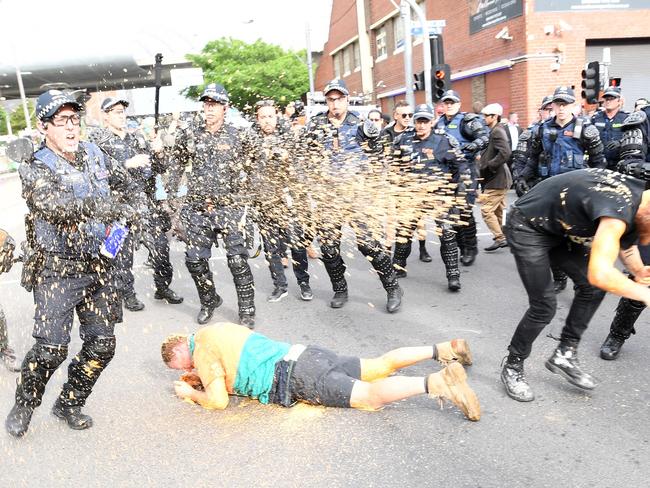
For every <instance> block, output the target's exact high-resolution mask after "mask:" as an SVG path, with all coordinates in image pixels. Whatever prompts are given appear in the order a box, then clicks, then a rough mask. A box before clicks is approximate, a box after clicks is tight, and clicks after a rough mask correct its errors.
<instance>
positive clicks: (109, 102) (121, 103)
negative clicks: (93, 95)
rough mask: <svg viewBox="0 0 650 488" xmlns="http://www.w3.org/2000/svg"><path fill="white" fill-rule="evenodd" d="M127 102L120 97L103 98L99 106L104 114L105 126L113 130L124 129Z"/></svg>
mask: <svg viewBox="0 0 650 488" xmlns="http://www.w3.org/2000/svg"><path fill="white" fill-rule="evenodd" d="M128 106H129V102H127V101H126V100H124V99H122V98H113V97H108V98H105V99H104V101H103V102H102V105H101V108H102V112H103V115H104V123H105V124H106V127H108V128H109V129H111V130H113V131H120V132H121V131H123V130H125V129H126V107H128Z"/></svg>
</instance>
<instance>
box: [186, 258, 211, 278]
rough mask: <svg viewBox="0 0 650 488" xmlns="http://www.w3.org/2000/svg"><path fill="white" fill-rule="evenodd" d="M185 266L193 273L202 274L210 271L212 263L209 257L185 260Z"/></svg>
mask: <svg viewBox="0 0 650 488" xmlns="http://www.w3.org/2000/svg"><path fill="white" fill-rule="evenodd" d="M185 266H187V270H188V271H189V272H190V274H191V275H202V274H205V273H209V272H210V264H209V263H208V260H207V259H200V260H199V261H185Z"/></svg>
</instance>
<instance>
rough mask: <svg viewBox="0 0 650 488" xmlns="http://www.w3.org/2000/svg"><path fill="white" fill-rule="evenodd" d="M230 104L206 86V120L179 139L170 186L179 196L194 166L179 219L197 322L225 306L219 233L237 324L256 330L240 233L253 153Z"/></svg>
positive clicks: (221, 91)
mask: <svg viewBox="0 0 650 488" xmlns="http://www.w3.org/2000/svg"><path fill="white" fill-rule="evenodd" d="M229 100H230V99H229V97H228V92H227V91H226V90H225V88H224V87H223V86H222V85H219V84H217V83H210V84H209V85H207V86H206V87H205V89H204V91H203V93H202V94H201V96H200V98H199V101H201V102H203V116H204V120H202V121H200V122H199V123H198V124H194V125H191V126H189V127H188V128H187V129H185V130H183V132H182V133H181V134H179V135H178V137H177V138H176V144H175V147H174V159H175V160H176V163H177V164H176V168H175V170H174V172H173V173H174V174H173V175H172V177H171V180H172V181H171V182H170V187H171V192H172V193H174V194H175V193H176V192H175V188H177V187H178V182H179V181H180V177H181V175H182V173H183V171H184V167H185V166H187V165H188V164H190V163H191V165H192V170H191V172H190V173H189V174H188V182H187V187H188V188H187V196H186V199H185V205H184V206H183V209H182V210H181V219H182V221H183V223H184V225H185V228H186V232H187V240H188V242H187V247H186V251H185V264H186V265H187V269H188V270H189V272H190V275H191V276H192V279H193V280H194V283H195V284H196V289H197V292H198V294H199V300H200V302H201V310H200V311H199V314H198V316H197V318H196V320H197V322H198V323H199V324H205V323H207V322H208V321H209V320H210V319H211V318H212V315H213V314H214V310H215V309H216V308H217V307H219V306H220V305H221V304H222V303H223V299H222V298H221V297H220V296H219V295H218V294H217V292H216V289H215V285H214V278H213V276H212V272H211V271H210V266H209V263H208V260H209V259H210V256H211V255H212V246H213V245H214V244H217V238H218V236H219V235H221V237H222V239H223V242H224V245H225V248H226V256H227V259H228V267H229V268H230V272H231V273H232V276H233V280H234V282H235V288H236V290H237V301H238V304H239V322H240V324H242V325H245V326H247V327H249V328H253V327H254V325H255V292H254V288H253V274H252V272H251V268H250V266H249V264H248V251H247V250H246V243H245V240H244V237H243V235H242V231H241V230H240V222H242V219H243V218H244V210H245V204H246V199H245V195H244V194H243V190H244V189H245V183H246V177H247V171H249V170H250V164H249V163H250V161H249V158H251V157H252V156H253V151H252V148H251V147H250V143H249V141H247V140H246V139H245V138H244V136H243V135H242V134H241V133H240V132H239V131H238V129H236V128H235V127H233V126H231V125H228V124H226V123H225V115H226V110H227V109H228V102H229Z"/></svg>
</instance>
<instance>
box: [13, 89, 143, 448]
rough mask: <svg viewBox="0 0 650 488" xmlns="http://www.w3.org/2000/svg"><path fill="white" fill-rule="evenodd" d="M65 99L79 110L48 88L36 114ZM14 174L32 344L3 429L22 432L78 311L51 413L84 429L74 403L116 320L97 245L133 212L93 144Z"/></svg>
mask: <svg viewBox="0 0 650 488" xmlns="http://www.w3.org/2000/svg"><path fill="white" fill-rule="evenodd" d="M64 105H68V106H72V107H74V108H75V109H76V110H77V111H79V110H81V106H80V105H79V104H78V103H77V102H76V101H75V100H73V99H72V98H70V97H69V96H67V95H65V94H63V93H62V92H59V91H57V90H50V91H48V92H46V93H44V94H43V95H41V96H40V97H39V98H38V100H37V106H36V116H37V118H38V119H39V120H41V121H43V122H44V123H52V122H49V119H50V118H51V117H53V116H54V115H55V114H56V113H57V112H58V110H59V109H60V108H61V107H62V106H64ZM67 123H68V122H66V124H67ZM19 172H20V177H21V182H22V187H23V197H24V198H25V200H26V202H27V206H28V208H29V212H30V213H29V217H30V219H29V222H31V225H30V228H29V229H28V231H27V236H28V242H29V243H30V247H31V248H32V249H33V250H34V254H33V255H34V256H36V259H35V261H34V260H31V259H30V260H28V261H30V262H25V263H24V270H23V271H24V272H25V269H31V271H32V278H31V279H30V280H29V283H28V284H27V285H26V286H28V287H29V289H32V288H33V294H34V302H35V305H36V310H35V314H34V319H35V324H34V330H33V334H32V335H33V337H34V338H35V339H36V343H35V344H34V346H33V347H32V348H31V349H30V350H29V351H28V352H27V354H26V356H25V359H24V360H23V363H22V368H21V374H20V380H19V381H18V386H17V388H16V403H15V405H14V408H13V409H12V411H11V412H10V414H9V416H8V417H7V421H6V427H7V430H8V431H9V432H10V433H11V434H12V435H14V436H17V437H19V436H22V435H23V434H24V433H25V432H26V431H27V428H28V426H29V422H30V419H31V415H32V412H33V410H34V408H35V407H37V406H39V405H40V404H41V400H42V397H43V393H44V391H45V385H46V383H47V382H48V381H49V379H50V378H51V377H52V375H53V374H54V371H55V370H56V369H57V368H58V366H59V365H60V364H61V363H62V362H63V361H64V360H65V359H66V357H67V355H68V343H69V342H70V330H71V328H72V324H73V318H74V312H75V310H76V312H77V316H78V318H79V323H80V335H81V339H82V341H83V345H82V347H81V351H80V352H79V353H78V354H77V355H76V356H75V357H74V358H73V359H72V361H71V363H70V366H69V368H68V379H67V381H66V383H65V384H64V385H63V389H62V391H61V394H60V395H59V397H58V399H57V401H56V403H55V406H54V408H53V413H54V414H55V415H57V416H58V417H61V418H64V419H66V420H67V422H68V424H69V425H70V427H72V428H73V429H85V428H88V427H90V426H91V425H92V419H91V418H90V417H88V416H86V415H83V414H82V413H81V412H80V409H81V407H83V406H84V404H85V402H86V399H87V398H88V396H89V395H90V393H91V391H92V388H93V385H94V384H95V382H96V381H97V379H98V378H99V375H100V374H101V373H102V371H103V370H104V369H105V368H106V366H107V365H108V364H109V362H110V361H111V359H112V358H113V355H114V353H115V335H114V325H115V323H116V322H117V321H119V320H120V314H121V304H120V302H119V300H118V297H117V292H116V290H115V285H114V280H113V276H112V263H111V262H110V260H108V259H106V258H103V257H100V248H101V246H102V243H103V241H104V239H105V236H106V233H107V228H108V226H110V225H111V223H112V222H115V221H117V220H118V219H123V218H126V219H127V220H128V219H131V218H132V217H133V216H134V211H133V209H132V208H130V207H128V206H126V205H124V204H119V203H117V202H116V201H115V199H114V198H113V195H112V193H111V189H110V186H109V171H108V169H107V167H106V164H105V161H104V155H103V153H102V152H101V151H100V149H99V148H98V147H97V146H95V145H94V144H91V143H83V142H82V143H80V144H79V149H78V152H77V153H76V160H75V161H74V162H70V161H68V160H67V159H64V158H63V157H61V156H59V155H57V154H56V153H54V152H53V151H52V150H51V149H49V147H47V146H43V147H42V148H40V149H39V150H37V151H36V152H35V153H34V159H33V161H32V162H31V163H23V164H22V165H21V166H20V168H19Z"/></svg>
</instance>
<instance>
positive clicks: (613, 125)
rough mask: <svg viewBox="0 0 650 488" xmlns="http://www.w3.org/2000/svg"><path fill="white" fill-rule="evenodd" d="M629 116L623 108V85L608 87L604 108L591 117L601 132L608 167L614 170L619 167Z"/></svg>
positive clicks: (604, 98)
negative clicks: (626, 121) (624, 132)
mask: <svg viewBox="0 0 650 488" xmlns="http://www.w3.org/2000/svg"><path fill="white" fill-rule="evenodd" d="M627 116H628V113H627V112H624V111H623V110H621V87H620V86H610V87H607V88H606V89H605V92H604V93H603V108H602V110H599V111H598V112H596V113H595V114H594V115H593V116H592V117H591V123H592V124H594V126H595V127H596V129H598V132H599V133H600V140H601V141H602V143H603V146H605V159H606V160H607V169H611V170H612V171H616V169H617V167H618V161H619V150H620V139H621V136H622V135H623V131H622V125H623V121H624V120H625V119H626V118H627Z"/></svg>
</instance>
